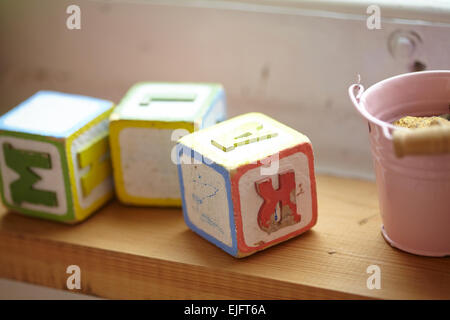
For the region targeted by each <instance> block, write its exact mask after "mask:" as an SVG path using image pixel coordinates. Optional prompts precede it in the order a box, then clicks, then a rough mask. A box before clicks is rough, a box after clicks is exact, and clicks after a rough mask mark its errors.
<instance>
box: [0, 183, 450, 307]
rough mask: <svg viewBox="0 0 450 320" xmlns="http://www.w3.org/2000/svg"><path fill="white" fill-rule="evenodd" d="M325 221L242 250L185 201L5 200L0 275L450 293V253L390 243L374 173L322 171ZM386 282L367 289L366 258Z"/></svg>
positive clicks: (219, 295)
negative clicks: (209, 237) (48, 209)
mask: <svg viewBox="0 0 450 320" xmlns="http://www.w3.org/2000/svg"><path fill="white" fill-rule="evenodd" d="M317 183H318V200H319V220H318V223H317V225H316V226H315V227H314V228H313V229H312V230H310V231H308V232H307V233H305V234H303V235H301V236H299V237H297V238H295V239H292V240H289V241H287V242H285V243H283V244H280V245H277V246H275V247H272V248H269V249H267V250H265V251H263V252H260V253H257V254H255V255H253V256H250V257H247V258H244V259H236V258H233V257H231V256H229V255H228V254H227V253H225V252H223V251H222V250H220V249H218V248H217V247H215V246H214V245H212V244H210V243H209V242H207V241H205V240H203V239H202V238H200V237H199V236H198V235H196V234H194V233H193V232H192V231H190V230H189V229H188V228H187V226H186V225H185V223H184V221H183V217H182V213H181V210H180V209H162V208H135V207H126V206H123V205H121V204H119V203H118V202H116V201H112V202H110V203H109V204H108V205H107V206H106V207H105V208H103V209H102V210H100V211H99V212H98V213H97V214H95V215H94V216H93V217H91V218H90V219H88V220H87V221H85V222H83V223H81V224H78V225H75V226H69V225H62V224H59V223H56V222H49V221H44V220H38V219H34V218H29V217H24V216H21V215H19V214H16V213H12V212H7V210H6V209H4V208H3V207H1V208H0V277H4V278H12V279H17V280H20V281H25V282H30V283H35V284H41V285H45V286H49V287H54V288H60V289H65V290H67V289H66V280H67V277H68V276H69V275H68V274H66V268H67V266H69V265H72V264H75V265H78V266H80V268H81V290H78V291H79V292H82V293H86V294H90V295H95V296H100V297H105V298H119V299H122V298H135V299H143V298H147V299H311V298H316V299H335V298H340V299H361V298H375V299H377V298H382V299H450V258H448V257H447V258H426V257H419V256H415V255H411V254H408V253H404V252H401V251H399V250H397V249H394V248H392V247H390V246H389V245H388V244H387V243H386V242H385V241H384V239H383V237H382V236H381V234H380V225H381V221H380V216H379V210H378V201H377V195H376V187H375V184H374V183H373V182H367V181H360V180H353V179H343V178H336V177H330V176H318V179H317ZM373 264H375V265H378V266H379V267H380V269H381V289H379V290H377V289H373V290H369V289H368V288H367V286H366V281H367V278H368V277H369V276H370V275H369V274H367V273H366V269H367V267H368V266H369V265H373Z"/></svg>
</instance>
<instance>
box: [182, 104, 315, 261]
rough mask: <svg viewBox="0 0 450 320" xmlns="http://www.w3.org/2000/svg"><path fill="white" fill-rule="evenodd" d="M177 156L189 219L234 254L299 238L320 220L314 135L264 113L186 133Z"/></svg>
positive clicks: (186, 215)
mask: <svg viewBox="0 0 450 320" xmlns="http://www.w3.org/2000/svg"><path fill="white" fill-rule="evenodd" d="M177 156H178V159H177V161H178V175H179V180H180V186H181V194H182V200H183V213H184V219H185V221H186V224H187V225H188V226H189V228H191V229H192V230H193V231H195V232H196V233H198V234H199V235H200V236H202V237H204V238H205V239H207V240H209V241H211V242H212V243H214V244H215V245H217V246H218V247H220V248H222V249H223V250H225V251H226V252H228V253H229V254H231V255H233V256H235V257H244V256H248V255H250V254H253V253H255V252H257V251H259V250H262V249H265V248H267V247H270V246H272V245H274V244H277V243H279V242H282V241H284V240H287V239H290V238H292V237H295V236H297V235H299V234H301V233H303V232H305V231H306V230H308V229H310V228H312V227H313V226H314V225H315V223H316V221H317V196H316V183H315V176H314V159H313V151H312V146H311V143H310V141H309V139H308V138H307V137H306V136H305V135H303V134H301V133H299V132H297V131H295V130H293V129H291V128H289V127H287V126H285V125H283V124H281V123H279V122H277V121H275V120H273V119H271V118H269V117H267V116H265V115H263V114H260V113H248V114H245V115H242V116H238V117H235V118H233V119H230V120H227V121H224V122H222V123H219V124H217V125H214V126H212V127H210V128H207V129H203V130H200V131H198V132H194V133H192V134H189V135H187V136H184V137H182V138H181V139H180V140H179V141H178V144H177Z"/></svg>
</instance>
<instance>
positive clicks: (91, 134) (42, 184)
mask: <svg viewBox="0 0 450 320" xmlns="http://www.w3.org/2000/svg"><path fill="white" fill-rule="evenodd" d="M113 107H114V105H113V103H112V102H110V101H106V100H102V99H96V98H91V97H85V96H80V95H73V94H66V93H60V92H53V91H39V92H37V93H36V94H34V95H33V96H31V97H30V98H28V99H27V100H25V101H24V102H22V103H20V104H19V105H18V106H17V107H15V108H14V109H12V110H11V111H9V112H7V113H6V114H5V115H3V116H2V117H0V189H1V196H2V201H3V203H4V204H5V206H6V207H8V208H10V209H11V210H13V211H16V212H20V213H23V214H26V215H30V216H34V217H39V218H45V219H51V220H56V221H60V222H66V223H75V222H78V221H82V220H84V219H85V218H86V217H88V216H89V215H90V214H92V213H93V212H94V211H95V210H97V209H98V208H99V207H100V206H101V205H103V204H104V203H105V202H106V201H107V200H109V199H110V198H111V197H112V195H113V178H112V169H111V162H110V152H109V143H108V135H109V134H108V125H109V115H110V113H111V111H112V109H113Z"/></svg>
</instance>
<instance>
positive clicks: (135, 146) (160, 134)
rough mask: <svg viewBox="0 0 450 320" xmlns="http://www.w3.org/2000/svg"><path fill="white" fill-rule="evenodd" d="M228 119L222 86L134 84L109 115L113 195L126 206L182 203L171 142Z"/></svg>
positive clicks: (201, 84)
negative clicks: (114, 188)
mask: <svg viewBox="0 0 450 320" xmlns="http://www.w3.org/2000/svg"><path fill="white" fill-rule="evenodd" d="M225 117H226V103H225V93H224V90H223V88H222V86H221V85H218V84H209V83H153V82H146V83H138V84H136V85H134V86H133V87H132V88H131V89H130V90H129V91H128V93H127V94H126V95H125V97H124V98H123V99H122V101H121V102H120V103H119V105H118V106H117V108H116V109H115V110H114V112H113V114H112V115H111V118H110V119H111V125H110V142H111V153H112V163H113V171H114V180H115V187H116V194H117V196H118V198H119V199H120V200H121V201H122V202H123V203H126V204H132V205H157V206H180V205H181V197H180V191H179V186H178V179H177V171H176V165H175V144H176V141H177V140H178V139H179V138H180V137H181V136H183V135H185V134H187V133H190V132H193V131H195V130H198V129H201V128H205V127H209V126H211V125H213V124H215V123H217V122H219V121H222V120H224V119H225Z"/></svg>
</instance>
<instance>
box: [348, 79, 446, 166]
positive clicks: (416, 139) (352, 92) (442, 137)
mask: <svg viewBox="0 0 450 320" xmlns="http://www.w3.org/2000/svg"><path fill="white" fill-rule="evenodd" d="M348 93H349V96H350V99H351V101H352V102H353V104H354V106H355V107H356V110H358V112H359V113H361V115H362V116H363V117H364V118H366V119H367V120H369V121H370V122H373V123H375V124H377V125H378V126H380V127H381V128H382V130H383V134H384V136H385V137H386V138H387V139H388V140H392V141H393V147H394V151H395V154H396V156H397V157H399V158H401V157H404V156H406V155H426V154H428V155H431V154H445V153H450V125H442V126H433V127H428V128H418V129H414V130H411V129H407V128H402V127H396V126H394V125H392V124H390V123H387V122H384V121H381V120H379V119H377V118H375V117H374V116H372V115H371V114H370V113H369V112H367V110H366V109H365V108H364V107H363V106H362V105H361V104H360V100H361V96H362V94H363V93H364V87H363V86H362V85H361V84H359V83H358V84H353V85H351V86H350V87H349V88H348ZM391 132H392V133H391Z"/></svg>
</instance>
